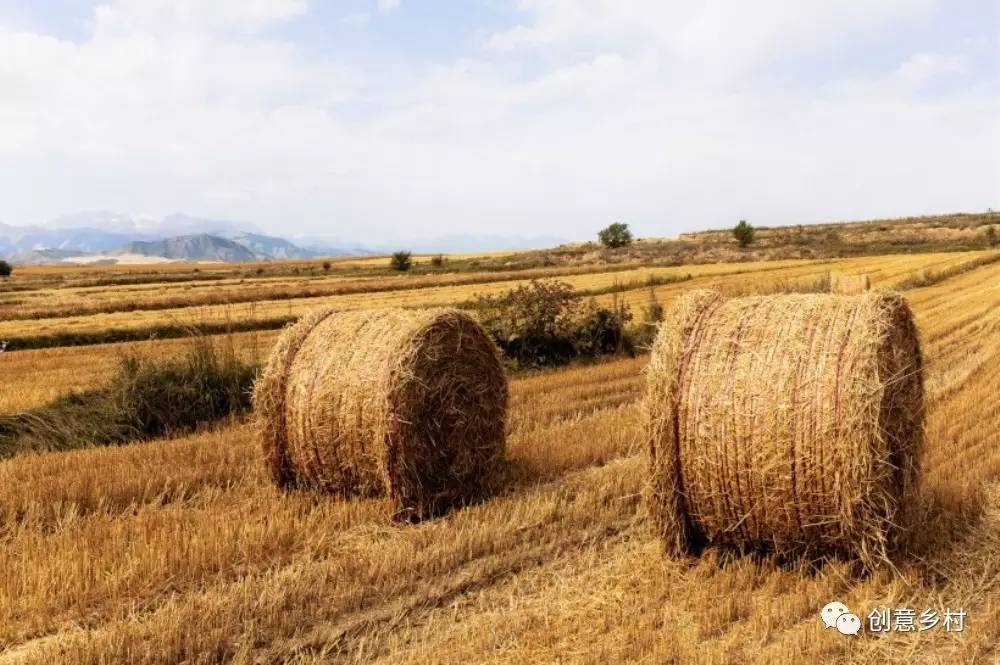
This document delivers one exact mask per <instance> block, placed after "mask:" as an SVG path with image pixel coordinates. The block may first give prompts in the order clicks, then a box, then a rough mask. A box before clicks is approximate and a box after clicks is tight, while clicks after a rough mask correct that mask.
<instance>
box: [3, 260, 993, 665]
mask: <svg viewBox="0 0 1000 665" xmlns="http://www.w3.org/2000/svg"><path fill="white" fill-rule="evenodd" d="M983 256H984V253H983V252H961V253H942V254H909V255H887V256H875V257H864V258H850V259H832V260H790V261H782V262H756V263H729V264H707V265H689V266H676V267H656V268H651V267H634V268H629V269H627V270H615V271H610V270H609V271H604V272H594V271H590V272H588V271H576V272H574V271H569V272H567V271H566V270H565V269H560V270H562V272H559V271H558V270H556V269H553V274H554V275H556V274H557V273H558V274H559V275H561V276H559V278H560V279H563V280H564V281H566V282H568V283H570V284H571V285H572V286H573V287H574V288H575V289H577V290H580V291H583V292H587V291H595V292H600V291H602V290H609V289H610V290H614V287H615V285H616V284H618V285H621V286H622V287H623V288H621V289H619V290H618V291H619V292H617V293H610V292H607V293H603V294H601V295H598V296H597V297H598V298H599V299H604V300H610V299H611V298H614V297H617V298H620V299H621V300H622V301H624V302H625V303H626V304H628V305H629V306H630V307H632V308H633V310H634V311H635V312H636V314H638V313H639V308H641V307H642V306H644V305H646V304H647V303H648V302H649V301H650V300H651V299H652V298H653V297H655V298H656V299H658V300H659V301H660V302H662V303H664V304H665V305H666V306H669V304H670V300H671V298H672V297H673V296H675V295H676V294H678V293H679V292H681V291H683V290H686V289H690V288H699V287H713V288H717V289H719V290H721V291H723V292H724V293H729V294H739V293H772V292H779V291H783V290H795V289H797V288H808V287H809V286H810V285H811V284H813V283H814V282H816V281H817V280H821V279H822V278H823V277H825V276H827V275H829V272H830V271H831V270H837V271H840V272H843V273H845V274H862V273H863V274H867V275H869V276H870V278H871V280H872V283H873V284H874V285H875V286H876V287H892V286H896V285H899V284H900V283H903V281H904V280H906V279H908V278H912V277H913V276H914V275H920V274H923V273H924V272H925V271H928V270H930V271H940V270H947V269H949V268H954V267H955V266H963V265H966V264H967V265H968V266H970V269H968V270H965V271H958V272H957V273H956V274H954V276H951V277H948V278H947V279H942V280H940V281H938V282H937V283H934V284H931V285H930V286H927V287H922V288H911V289H909V290H907V291H906V294H907V297H908V299H909V301H910V304H911V306H912V307H913V310H914V313H915V316H916V318H917V323H918V325H919V328H920V333H921V338H922V343H923V350H924V354H925V357H926V360H927V375H926V386H927V391H928V398H929V405H928V426H927V453H926V457H925V460H924V475H923V487H922V496H923V504H922V505H921V506H919V507H916V508H915V510H916V511H917V512H918V514H919V515H920V520H919V525H920V526H919V529H916V530H914V532H913V533H912V535H911V538H910V543H909V547H908V550H907V553H906V554H905V555H903V556H901V557H900V558H899V560H897V561H895V562H894V567H888V566H887V567H885V568H883V569H880V570H878V571H877V572H875V573H863V572H862V571H861V570H860V568H859V567H858V566H857V565H856V563H855V562H852V561H846V560H837V559H834V560H828V561H815V562H813V561H806V560H791V561H777V560H774V559H772V558H767V557H752V556H744V557H738V556H735V555H733V554H731V553H728V552H724V551H717V550H709V551H708V552H707V553H706V554H705V555H703V556H702V557H701V558H699V559H671V558H668V557H666V556H665V555H664V554H663V552H662V549H661V545H660V543H659V542H658V541H657V539H656V538H655V537H654V536H653V534H652V531H651V528H650V527H649V525H648V523H647V521H646V519H645V517H644V514H643V507H642V502H641V500H640V495H641V491H642V486H643V476H644V460H643V454H642V451H641V447H640V445H639V440H638V439H639V437H638V427H639V423H638V405H637V403H638V400H639V399H640V398H641V395H642V390H643V376H642V369H643V367H644V365H645V363H646V358H645V357H644V356H642V355H639V356H638V357H636V358H629V359H618V360H609V361H606V362H602V363H598V364H594V365H589V366H573V367H569V368H565V369H560V370H549V371H545V372H540V373H536V374H521V375H516V376H514V377H512V379H511V411H510V415H509V422H508V455H507V456H508V465H507V467H508V468H507V470H506V473H504V474H503V477H502V478H499V479H498V480H497V487H496V491H495V492H494V494H493V496H492V498H491V499H489V500H487V501H484V502H483V503H480V504H477V505H474V506H470V507H467V508H465V509H463V510H460V511H457V512H455V513H453V514H451V515H449V516H447V517H443V518H440V519H437V520H430V521H426V522H423V523H420V524H417V525H407V526H401V525H398V524H395V523H393V522H391V521H389V520H388V519H387V518H386V517H385V510H384V506H383V505H381V502H380V501H379V500H371V499H366V500H347V499H342V498H336V497H325V496H316V495H312V494H309V493H292V494H287V495H286V494H282V493H281V492H279V491H278V490H276V489H275V488H274V487H272V484H271V482H270V479H269V478H268V477H267V475H266V473H265V471H264V468H263V464H262V462H261V461H260V459H259V455H258V450H257V444H256V442H255V440H254V437H253V435H252V434H251V431H250V429H249V428H248V426H247V425H246V424H245V423H243V422H241V421H232V422H230V423H228V424H226V425H225V426H222V427H219V428H217V429H214V430H211V431H206V432H201V433H198V434H194V435H190V436H186V437H182V438H175V439H171V440H163V441H154V442H151V443H145V444H136V445H129V446H122V447H116V448H91V449H84V450H78V451H73V452H64V453H45V454H28V455H22V456H19V457H15V458H12V459H9V460H6V461H3V462H0V525H2V526H0V540H2V542H0V570H3V574H2V575H0V664H5V663H39V664H40V663H69V664H73V663H179V662H189V663H217V662H236V663H283V662H289V663H327V662H348V663H480V662H486V663H547V662H562V663H577V662H581V663H609V662H635V663H650V664H652V663H720V664H722V663H730V662H752V663H800V662H801V663H812V662H834V663H911V662H916V663H993V662H998V660H1000V482H998V481H1000V448H998V447H997V445H996V432H997V431H998V430H1000V402H998V398H997V396H998V395H1000V263H993V264H988V265H981V266H975V264H973V263H971V262H974V261H978V260H980V259H982V258H983ZM41 272H42V271H40V274H41ZM206 272H207V271H206ZM165 274H166V273H165ZM650 275H653V276H655V277H657V278H667V279H669V278H681V277H684V276H686V275H690V276H691V278H690V279H684V281H672V282H669V283H663V284H657V283H656V282H655V280H654V281H652V282H650V280H649V277H650ZM43 276H44V277H46V279H47V277H48V276H49V273H45V274H44V275H43ZM514 276H516V274H504V275H502V276H498V281H494V282H489V281H482V280H485V279H488V276H486V277H482V278H480V281H476V282H475V283H473V282H472V281H471V280H470V279H469V278H468V276H467V275H465V274H459V275H455V276H438V277H434V278H433V279H432V278H425V277H424V276H412V277H388V276H370V277H345V276H323V275H316V276H310V277H305V276H303V277H301V278H299V279H296V278H295V277H290V276H287V275H285V276H281V277H275V278H273V279H268V280H266V281H263V282H260V283H258V282H256V281H252V282H251V280H246V281H245V282H242V283H241V282H240V278H237V277H229V276H227V278H226V279H225V280H218V281H214V282H211V284H209V283H205V284H202V285H200V286H195V285H198V284H199V282H198V281H197V280H195V281H192V282H184V283H179V282H178V283H166V282H165V283H164V284H161V285H157V284H155V283H152V284H143V285H131V286H68V285H60V284H58V283H55V282H50V281H46V280H43V279H42V278H41V277H39V276H37V275H36V276H33V275H30V274H29V275H26V276H25V277H24V278H23V279H24V282H16V281H14V280H12V284H14V285H20V286H24V287H25V288H26V289H31V288H32V281H31V280H33V279H36V280H38V281H37V286H38V287H39V288H37V289H32V290H23V291H10V292H3V293H0V296H2V298H3V300H0V307H8V306H9V307H11V308H12V309H11V310H9V311H11V312H13V311H15V310H14V308H17V307H23V308H25V311H27V310H45V309H47V308H53V309H58V308H60V307H63V308H65V307H68V306H70V305H73V306H94V307H98V306H101V307H103V306H105V305H108V304H109V303H111V304H113V303H116V302H119V301H122V302H128V301H136V302H138V303H139V305H138V306H137V308H136V311H106V312H103V313H93V314H85V315H68V316H59V317H52V318H38V319H28V318H7V319H5V320H2V321H0V339H8V338H16V337H18V336H30V335H40V334H47V333H51V332H62V331H75V330H101V329H104V328H108V327H115V328H128V327H130V326H131V327H143V326H148V325H150V324H156V323H162V322H170V321H174V320H180V321H184V322H189V323H197V322H199V321H206V320H207V321H219V320H225V319H227V317H228V318H235V319H237V320H245V319H246V318H247V317H260V318H266V317H268V316H274V315H282V316H283V315H288V316H296V315H299V314H301V313H303V312H305V311H308V310H309V309H311V308H312V307H315V306H317V305H319V304H325V305H335V306H338V307H343V308H348V309H350V308H366V307H375V306H385V305H402V306H408V307H409V306H413V307H418V306H425V305H439V304H455V303H462V302H465V301H467V300H469V299H470V298H473V297H474V296H475V295H477V294H481V293H497V292H500V291H503V290H505V289H508V288H511V287H512V286H515V285H517V284H518V283H520V280H516V279H510V278H511V277H514ZM408 279H413V280H423V281H422V282H417V283H415V284H412V285H410V284H406V280H408ZM463 279H464V280H465V282H464V283H448V280H453V281H457V282H461V281H462V280H463ZM501 279H502V280H503V281H499V280H501ZM364 280H367V281H364ZM387 280H396V281H400V282H401V283H403V284H406V286H412V287H413V288H398V289H395V290H373V291H372V292H369V293H365V292H359V293H347V294H342V295H322V296H313V295H306V296H303V297H298V296H296V295H295V294H296V293H298V294H302V293H307V292H308V289H309V288H313V287H316V286H323V288H327V287H329V288H331V289H332V288H334V287H335V286H336V285H337V284H338V283H339V282H345V281H352V284H353V286H359V288H364V285H365V284H370V285H384V283H385V282H386V281H387ZM434 280H437V281H436V282H435V281H434ZM647 283H648V284H652V285H648V284H647ZM140 287H141V288H140ZM188 287H190V288H189V289H188V290H193V289H195V288H197V289H199V290H204V291H205V292H212V293H219V292H225V291H229V290H232V291H233V292H234V293H241V294H244V295H246V294H249V297H251V298H252V297H253V293H254V289H259V293H260V299H259V300H255V301H250V302H242V303H240V304H213V305H201V304H198V300H197V298H195V299H193V300H191V303H192V304H190V305H188V306H177V307H170V308H166V309H142V306H141V304H142V303H149V302H153V301H156V302H159V301H158V300H157V299H160V300H162V299H165V298H170V297H174V296H175V295H177V296H182V295H184V293H183V292H184V290H185V289H186V288H188ZM278 288H280V289H284V291H283V292H282V297H281V298H276V299H269V296H268V294H269V293H273V291H269V289H278ZM289 294H291V295H289ZM15 299H21V300H23V301H24V303H19V304H16V305H10V301H11V300H15ZM4 302H6V303H7V304H6V305H5V304H4ZM106 309H114V307H110V308H106ZM275 335H276V332H274V331H256V332H244V333H237V334H235V335H234V339H235V340H236V342H237V345H238V347H239V349H240V351H241V353H243V354H244V355H245V356H246V357H247V358H252V359H260V358H262V357H263V356H264V355H266V353H267V352H268V349H269V347H270V345H271V344H272V343H273V341H274V339H275ZM183 345H184V340H155V339H154V340H150V341H142V342H133V343H122V344H101V345H92V346H79V347H57V348H48V349H39V350H28V351H14V352H7V353H3V354H0V376H2V377H3V382H2V388H0V391H2V392H0V413H13V412H15V411H20V410H24V409H28V408H31V407H34V406H38V405H40V404H43V403H45V402H47V401H49V400H51V399H53V398H54V397H56V396H57V395H60V394H63V393H65V392H67V391H70V390H79V389H83V388H87V387H93V386H97V385H99V384H101V383H102V382H103V381H104V380H105V379H106V378H107V376H108V375H109V373H110V371H111V370H112V368H113V367H114V365H115V362H116V360H117V358H118V357H119V356H120V355H121V354H123V353H125V352H126V351H128V352H137V353H140V354H145V355H150V356H158V355H163V356H166V355H173V354H176V353H178V352H179V350H180V349H181V348H182V347H183ZM831 600H839V601H842V602H844V603H846V604H847V605H848V606H849V607H851V608H852V610H853V611H855V612H856V613H858V614H859V615H862V616H864V615H867V613H868V612H869V611H871V610H872V609H874V608H876V607H885V606H893V607H910V608H915V609H917V611H918V612H919V611H920V610H922V609H924V608H935V609H939V610H943V609H944V608H946V607H947V608H963V609H965V610H966V611H967V612H968V619H967V625H966V628H965V631H964V632H962V633H956V632H946V631H944V630H943V629H941V628H938V629H936V630H930V631H926V632H914V633H895V632H894V633H889V634H887V635H884V636H878V635H873V634H866V635H862V636H858V637H854V638H851V637H846V636H843V635H840V634H839V633H837V632H835V631H830V630H824V628H823V626H822V624H821V622H820V621H819V611H820V609H821V608H822V607H823V605H825V604H826V603H827V602H829V601H831Z"/></svg>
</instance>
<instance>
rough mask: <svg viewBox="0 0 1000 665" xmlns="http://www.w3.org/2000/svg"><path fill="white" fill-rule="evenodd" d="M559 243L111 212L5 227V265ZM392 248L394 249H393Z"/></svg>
mask: <svg viewBox="0 0 1000 665" xmlns="http://www.w3.org/2000/svg"><path fill="white" fill-rule="evenodd" d="M562 242H564V240H562V239H560V238H557V237H554V236H536V237H531V238H525V237H519V236H499V235H473V234H452V235H442V236H436V237H417V238H409V239H398V240H390V241H384V240H383V241H380V242H376V243H373V244H372V245H370V246H365V247H360V246H354V245H353V244H352V243H349V242H343V241H336V240H331V239H329V238H323V237H317V236H292V237H291V238H288V239H286V238H281V237H278V236H272V235H267V234H265V233H262V232H260V229H258V228H257V227H256V226H255V225H253V224H250V223H247V222H237V221H231V220H220V219H208V218H202V217H192V216H189V215H183V214H179V213H178V214H173V215H168V216H166V217H163V218H161V219H154V218H148V217H131V216H129V215H123V214H120V213H114V212H108V211H94V212H80V213H74V214H71V215H64V216H62V217H58V218H56V219H54V220H52V221H51V222H49V223H48V224H46V225H45V226H11V225H7V224H3V223H0V259H4V260H7V261H9V262H12V263H15V264H22V265H24V264H42V263H45V264H47V263H148V262H154V261H225V262H239V261H271V260H282V259H309V258H316V257H323V256H348V255H359V254H362V255H363V254H384V253H388V252H392V251H396V250H399V249H408V250H411V251H413V252H415V253H418V254H429V253H437V252H448V253H460V252H480V251H502V250H518V249H535V248H543V247H553V246H555V245H559V244H561V243H562ZM389 243H391V244H389Z"/></svg>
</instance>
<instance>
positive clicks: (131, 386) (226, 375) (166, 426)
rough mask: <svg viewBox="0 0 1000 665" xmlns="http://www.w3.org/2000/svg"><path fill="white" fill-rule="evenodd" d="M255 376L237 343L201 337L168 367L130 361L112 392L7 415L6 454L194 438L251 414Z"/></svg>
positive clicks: (1, 438) (2, 442)
mask: <svg viewBox="0 0 1000 665" xmlns="http://www.w3.org/2000/svg"><path fill="white" fill-rule="evenodd" d="M255 374H256V369H255V368H254V367H252V366H250V365H247V364H244V363H243V362H242V361H240V360H239V358H237V356H236V352H235V348H234V346H233V343H232V340H230V339H229V338H226V340H225V341H224V342H222V343H220V342H217V341H216V340H213V339H212V338H211V337H207V336H204V335H196V336H195V337H193V338H192V340H191V342H190V346H189V347H188V349H187V351H186V353H185V354H184V356H183V357H181V358H178V359H171V360H167V361H158V360H152V359H149V358H141V357H138V356H125V357H124V358H122V359H121V360H120V361H119V365H118V370H117V373H116V374H115V376H114V377H113V378H112V381H111V383H110V384H109V385H108V386H106V387H105V388H99V389H95V390H88V391H84V392H73V393H69V394H66V395H62V396H60V397H58V398H56V399H55V400H54V401H53V402H51V403H50V404H48V405H46V406H43V407H40V408H37V409H34V410H32V411H30V412H27V413H23V414H19V415H15V416H5V417H0V456H8V455H10V454H13V453H16V452H18V451H22V450H60V449H69V448H79V447H82V446H86V445H93V444H116V443H125V442H128V441H134V440H144V439H150V438H155V437H159V436H164V435H172V434H178V433H183V432H189V431H192V430H194V429H196V428H198V427H199V426H202V425H205V424H209V423H211V422H213V421H216V420H219V419H221V418H225V417H227V416H229V415H231V414H238V413H242V412H244V411H246V410H247V409H249V407H250V387H251V385H252V383H253V378H254V376H255Z"/></svg>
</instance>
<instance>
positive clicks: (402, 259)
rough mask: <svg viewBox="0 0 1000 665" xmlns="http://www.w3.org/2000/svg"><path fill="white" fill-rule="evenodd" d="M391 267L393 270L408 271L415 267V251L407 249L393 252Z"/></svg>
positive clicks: (390, 261)
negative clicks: (407, 250)
mask: <svg viewBox="0 0 1000 665" xmlns="http://www.w3.org/2000/svg"><path fill="white" fill-rule="evenodd" d="M389 267H390V268H392V269H393V270H398V271H400V272H406V271H407V270H409V269H410V268H412V267H413V253H412V252H406V251H401V252H393V254H392V258H391V259H389Z"/></svg>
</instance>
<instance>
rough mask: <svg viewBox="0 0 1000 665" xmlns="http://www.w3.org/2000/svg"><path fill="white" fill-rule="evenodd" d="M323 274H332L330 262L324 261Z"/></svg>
mask: <svg viewBox="0 0 1000 665" xmlns="http://www.w3.org/2000/svg"><path fill="white" fill-rule="evenodd" d="M323 272H330V262H329V261H323Z"/></svg>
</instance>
